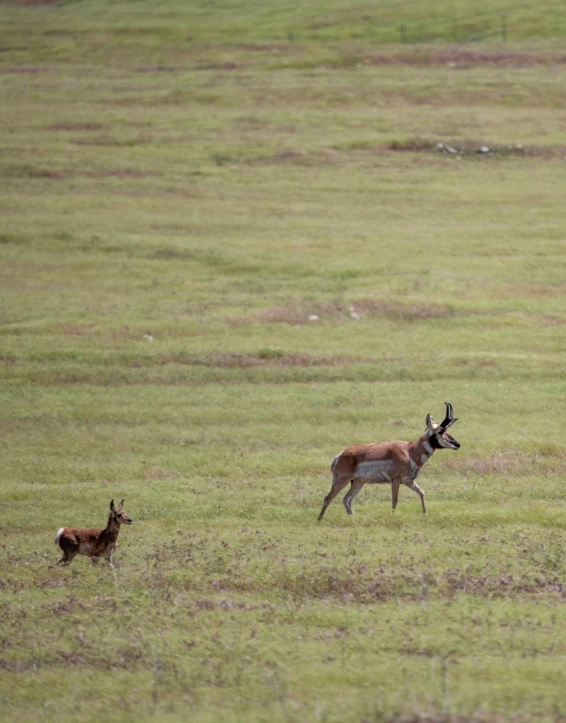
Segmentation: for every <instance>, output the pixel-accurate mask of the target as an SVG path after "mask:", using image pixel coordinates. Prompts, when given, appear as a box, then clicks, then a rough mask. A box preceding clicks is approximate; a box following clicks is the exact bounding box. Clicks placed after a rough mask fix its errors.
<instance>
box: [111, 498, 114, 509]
mask: <svg viewBox="0 0 566 723" xmlns="http://www.w3.org/2000/svg"><path fill="white" fill-rule="evenodd" d="M110 509H111V510H112V512H114V500H112V501H111V502H110Z"/></svg>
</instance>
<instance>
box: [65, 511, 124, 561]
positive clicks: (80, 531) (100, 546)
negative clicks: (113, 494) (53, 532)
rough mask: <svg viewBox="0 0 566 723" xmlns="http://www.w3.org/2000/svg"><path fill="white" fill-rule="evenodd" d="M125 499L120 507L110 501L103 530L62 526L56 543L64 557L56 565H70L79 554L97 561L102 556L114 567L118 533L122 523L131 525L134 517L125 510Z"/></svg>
mask: <svg viewBox="0 0 566 723" xmlns="http://www.w3.org/2000/svg"><path fill="white" fill-rule="evenodd" d="M123 508H124V500H122V501H121V502H120V504H119V505H118V507H114V500H112V502H110V514H109V515H108V524H107V525H106V527H105V528H104V529H102V530H87V529H84V528H81V527H61V529H60V530H59V531H58V532H57V536H56V537H55V544H56V545H59V547H60V548H61V549H62V550H63V557H62V558H61V559H60V560H59V562H58V563H57V564H56V565H55V567H59V566H60V565H69V564H70V563H71V562H72V561H73V560H74V559H75V557H76V556H77V555H86V557H90V559H91V560H92V562H93V563H97V562H98V560H99V559H100V558H101V557H102V558H104V559H105V560H106V561H107V562H109V563H110V566H111V567H112V569H114V565H113V564H112V555H113V554H114V552H115V551H116V547H117V546H118V533H119V532H120V525H131V524H132V521H133V520H132V518H131V517H130V516H129V515H127V514H126V513H125V512H124V509H123Z"/></svg>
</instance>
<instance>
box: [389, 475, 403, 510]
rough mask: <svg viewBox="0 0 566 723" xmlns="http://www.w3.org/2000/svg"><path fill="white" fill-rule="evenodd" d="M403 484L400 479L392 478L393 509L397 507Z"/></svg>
mask: <svg viewBox="0 0 566 723" xmlns="http://www.w3.org/2000/svg"><path fill="white" fill-rule="evenodd" d="M400 485H401V480H400V479H393V480H391V501H392V503H393V509H395V508H396V507H397V500H398V499H399V487H400Z"/></svg>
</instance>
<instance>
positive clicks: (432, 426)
mask: <svg viewBox="0 0 566 723" xmlns="http://www.w3.org/2000/svg"><path fill="white" fill-rule="evenodd" d="M445 404H446V417H445V418H444V421H443V422H441V423H440V424H437V423H436V422H435V421H434V420H433V418H432V417H431V416H430V414H427V416H426V426H427V427H428V431H429V437H430V444H431V446H432V447H433V448H434V449H460V442H457V441H456V440H455V439H454V437H451V436H450V435H449V434H448V432H447V431H446V430H447V429H448V427H451V426H452V425H453V424H454V423H455V422H457V421H458V420H457V419H456V418H455V417H454V412H453V410H452V405H451V404H450V402H445Z"/></svg>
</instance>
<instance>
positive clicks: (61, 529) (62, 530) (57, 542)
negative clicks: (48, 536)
mask: <svg viewBox="0 0 566 723" xmlns="http://www.w3.org/2000/svg"><path fill="white" fill-rule="evenodd" d="M63 532H65V528H64V527H61V528H60V529H59V530H57V534H56V535H55V544H56V545H58V544H59V540H60V539H61V535H62V534H63Z"/></svg>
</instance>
